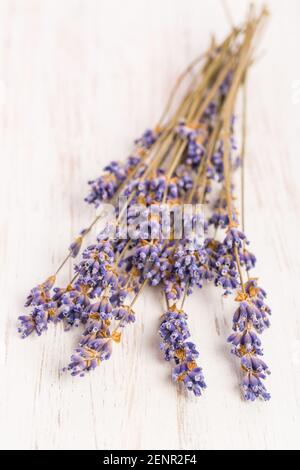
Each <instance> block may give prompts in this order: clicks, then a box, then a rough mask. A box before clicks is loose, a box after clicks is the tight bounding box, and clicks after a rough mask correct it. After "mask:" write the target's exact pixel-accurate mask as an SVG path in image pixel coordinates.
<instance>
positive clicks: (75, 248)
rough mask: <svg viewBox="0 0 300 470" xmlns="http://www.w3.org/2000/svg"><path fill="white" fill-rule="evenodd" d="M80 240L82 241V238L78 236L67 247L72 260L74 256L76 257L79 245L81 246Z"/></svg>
mask: <svg viewBox="0 0 300 470" xmlns="http://www.w3.org/2000/svg"><path fill="white" fill-rule="evenodd" d="M82 240H83V238H82V236H79V237H77V238H76V240H74V241H73V242H72V243H71V245H70V246H69V251H70V254H71V256H72V258H76V256H77V255H78V253H79V251H80V248H81V245H82Z"/></svg>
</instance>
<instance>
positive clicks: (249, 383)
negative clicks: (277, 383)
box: [241, 373, 271, 401]
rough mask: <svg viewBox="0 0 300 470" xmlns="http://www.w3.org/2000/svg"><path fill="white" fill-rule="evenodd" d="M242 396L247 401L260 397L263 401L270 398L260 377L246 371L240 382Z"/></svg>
mask: <svg viewBox="0 0 300 470" xmlns="http://www.w3.org/2000/svg"><path fill="white" fill-rule="evenodd" d="M241 389H242V393H243V397H244V399H245V400H247V401H255V400H256V398H262V399H263V400H265V401H268V400H270V398H271V395H270V394H269V393H268V392H267V389H266V387H265V386H264V384H263V383H262V381H261V380H260V378H259V377H258V376H256V375H254V374H251V373H246V374H245V375H244V378H243V381H242V383H241Z"/></svg>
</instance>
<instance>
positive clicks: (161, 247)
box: [19, 8, 270, 400]
mask: <svg viewBox="0 0 300 470" xmlns="http://www.w3.org/2000/svg"><path fill="white" fill-rule="evenodd" d="M266 16H267V11H266V9H265V8H264V9H263V10H262V11H261V12H260V13H259V14H258V15H256V14H255V11H254V9H253V8H251V9H250V11H249V14H248V16H247V19H246V21H245V23H244V24H242V25H241V26H240V27H235V28H233V29H232V31H231V32H230V34H229V35H228V37H226V39H225V40H224V41H223V42H222V43H220V44H216V42H215V40H212V41H211V44H210V47H209V48H208V50H207V51H206V52H205V53H204V54H203V55H201V56H200V57H197V58H196V59H195V60H194V61H193V62H192V63H191V64H190V65H189V66H188V67H187V69H186V70H185V71H184V72H183V74H182V75H181V76H180V77H179V79H178V81H177V83H176V85H175V87H174V89H173V90H172V93H171V95H170V98H169V100H168V102H167V105H166V108H165V110H164V112H163V114H162V117H161V119H160V120H159V122H158V124H157V125H156V126H155V127H154V129H151V130H147V131H146V132H145V133H144V134H143V135H142V137H141V138H139V139H137V140H136V141H135V148H134V150H133V152H132V154H131V155H130V156H129V157H128V158H127V160H126V161H125V162H123V163H120V162H115V161H114V162H111V163H110V164H109V165H108V166H107V167H106V168H105V169H104V171H103V173H102V174H101V176H100V177H98V178H97V179H95V180H93V181H90V182H89V184H90V193H89V194H88V196H87V198H86V201H87V202H88V203H90V204H94V205H95V206H96V207H98V206H101V207H102V211H101V212H100V213H99V214H98V215H97V216H96V217H95V219H94V220H93V221H92V222H91V224H90V225H89V226H88V227H87V228H86V229H84V230H82V231H81V232H80V234H79V236H78V237H76V239H75V240H74V241H73V243H72V244H71V245H70V248H69V252H68V255H67V256H66V258H65V259H64V260H63V262H62V263H61V264H60V266H59V267H58V269H57V270H56V272H55V274H53V275H52V276H50V277H49V278H48V279H47V280H46V281H45V282H43V283H42V284H39V285H37V286H36V287H34V288H33V289H32V290H31V291H30V294H29V296H28V298H27V301H26V306H27V307H29V306H31V307H32V312H31V313H30V314H29V315H22V316H20V317H19V320H20V326H19V331H20V333H21V335H22V337H27V336H28V335H29V334H30V333H32V332H33V331H36V332H37V334H38V335H40V334H41V333H42V332H43V331H45V330H46V329H47V328H48V324H49V322H54V323H56V322H60V321H61V322H63V324H64V326H65V329H66V330H69V329H70V328H72V327H73V326H83V332H82V335H81V337H80V340H79V344H78V347H77V348H76V349H75V350H74V352H73V355H72V357H71V361H70V364H69V365H68V367H67V369H68V370H70V371H71V373H72V375H80V376H82V375H84V374H85V373H86V372H88V371H90V370H92V369H94V368H95V367H96V366H98V365H99V364H101V362H102V361H103V360H107V359H109V357H110V355H111V353H112V347H113V344H114V343H118V342H120V340H121V334H122V333H121V332H122V330H123V328H124V327H125V326H127V325H129V324H130V323H132V322H134V321H135V311H134V305H135V303H136V300H137V299H138V297H139V295H140V294H141V293H142V291H143V289H144V287H145V286H146V285H150V286H155V287H156V288H158V289H160V290H161V291H162V293H163V297H164V298H165V304H166V311H165V313H164V314H163V315H162V317H161V319H160V325H159V334H160V337H161V344H160V346H161V349H162V351H163V354H164V357H165V359H166V360H167V361H170V362H171V363H172V364H173V367H172V377H173V379H174V381H176V382H179V383H180V384H181V385H182V386H183V388H185V389H186V390H188V391H192V392H193V393H194V394H195V395H196V396H199V395H201V394H202V391H203V389H204V388H206V384H205V380H204V375H203V371H202V368H201V367H200V366H199V364H198V358H199V353H198V350H197V348H196V346H195V344H194V343H192V342H191V341H189V337H190V331H189V327H188V316H187V314H186V312H185V311H184V304H185V299H186V297H187V295H190V294H192V293H193V292H194V291H195V290H196V289H197V288H202V287H203V285H205V284H207V283H210V282H212V283H214V284H215V285H216V286H220V287H221V289H222V291H223V295H229V294H235V299H236V301H237V302H238V308H237V310H236V312H235V313H234V317H233V330H234V331H233V334H232V335H231V336H230V337H229V338H228V341H229V342H230V343H231V344H232V352H233V353H234V354H235V355H236V356H237V357H238V358H239V360H240V363H241V372H242V382H241V387H242V392H243V396H244V398H245V399H247V400H255V399H256V398H258V397H260V398H263V399H265V400H267V399H269V394H268V392H267V391H266V389H265V386H264V384H263V379H265V377H266V374H268V373H269V370H268V367H267V366H266V364H265V363H264V362H263V361H262V359H261V358H260V356H261V355H262V349H261V342H260V339H259V337H258V335H259V334H260V333H262V331H263V330H264V329H265V328H266V327H268V326H269V318H268V317H269V314H270V309H269V307H268V306H267V305H266V304H265V296H266V294H265V292H264V290H263V289H261V288H260V287H258V282H257V279H256V278H253V277H250V275H249V271H250V270H251V269H252V268H254V266H255V256H254V255H253V254H252V253H250V252H249V251H248V249H247V245H248V241H247V239H246V236H245V234H244V227H243V220H244V203H242V217H241V219H242V227H240V221H239V214H238V211H237V208H236V194H235V193H236V189H235V185H234V173H235V172H236V171H238V170H239V171H241V174H242V181H243V180H244V165H243V162H244V154H245V134H246V123H245V119H246V112H245V105H246V100H245V99H244V113H243V123H242V129H243V130H242V145H241V151H240V152H238V147H237V145H236V142H235V137H234V133H235V115H234V112H235V111H234V110H235V105H236V100H237V96H238V92H239V90H240V89H241V88H243V87H244V89H245V83H246V77H247V72H248V69H249V67H250V66H251V65H252V63H253V52H254V43H255V40H256V38H257V36H258V32H259V31H260V30H261V27H262V25H263V23H264V19H265V17H266ZM183 86H185V93H184V96H183V98H182V99H181V100H179V104H177V107H176V105H175V103H176V101H178V99H177V95H178V90H179V88H181V87H183ZM244 96H245V93H244ZM174 107H175V110H174V109H173V108H174ZM120 200H121V201H122V204H120ZM243 200H244V197H243V194H242V201H243ZM103 203H105V204H106V207H108V204H109V208H112V211H111V215H113V217H112V218H111V219H110V220H109V221H107V223H106V224H105V225H104V228H102V229H101V231H100V233H99V234H98V236H97V239H96V241H95V242H94V243H93V244H91V245H88V246H86V247H85V248H83V251H82V254H81V258H80V260H79V261H78V262H77V263H75V265H74V276H73V278H72V280H71V281H70V282H69V283H68V284H67V285H66V286H64V287H58V286H57V285H56V279H57V276H58V275H59V273H60V272H61V271H62V269H63V268H64V267H65V266H66V264H67V261H68V260H69V259H71V258H76V257H77V256H78V254H79V253H80V251H81V248H82V247H83V244H84V243H85V240H86V237H87V235H88V234H89V233H90V232H91V230H92V228H93V227H95V226H96V225H97V224H98V222H99V221H100V220H101V219H102V218H103V213H104V211H103V207H104V206H103ZM203 204H205V205H206V213H208V214H209V217H208V219H207V220H205V219H204V217H203V212H202V211H201V210H199V208H201V207H202V205H203ZM191 208H192V210H190V209H191ZM186 209H188V210H186ZM178 214H181V215H180V217H181V216H182V214H183V215H184V226H185V227H189V230H184V233H182V230H181V231H180V230H179V234H178Z"/></svg>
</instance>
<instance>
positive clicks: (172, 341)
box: [159, 306, 206, 396]
mask: <svg viewBox="0 0 300 470" xmlns="http://www.w3.org/2000/svg"><path fill="white" fill-rule="evenodd" d="M159 334H160V336H161V339H162V341H161V343H160V349H161V350H162V351H163V353H164V358H165V360H166V361H172V362H174V363H175V367H174V368H173V370H172V378H173V380H174V381H177V382H181V383H182V384H183V385H184V387H185V388H186V389H187V390H188V391H192V392H193V393H194V394H195V395H196V396H200V395H201V393H202V389H204V388H205V387H206V385H205V382H204V377H203V374H202V369H201V368H200V367H198V365H197V363H196V362H195V360H196V359H197V358H198V356H199V353H198V351H197V349H196V346H195V344H194V343H192V342H189V341H186V340H187V339H188V338H189V337H190V332H189V329H188V325H187V315H186V313H184V312H183V311H181V310H177V308H176V307H175V306H174V307H172V308H171V309H170V310H169V311H168V312H166V313H165V314H164V315H163V317H162V321H161V324H160V328H159Z"/></svg>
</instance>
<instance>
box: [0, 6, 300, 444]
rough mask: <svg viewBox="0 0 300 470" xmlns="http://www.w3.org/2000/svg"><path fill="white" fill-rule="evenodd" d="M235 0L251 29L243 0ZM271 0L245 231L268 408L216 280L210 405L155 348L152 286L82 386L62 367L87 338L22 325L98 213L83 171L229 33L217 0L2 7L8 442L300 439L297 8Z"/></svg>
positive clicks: (121, 148) (147, 117)
mask: <svg viewBox="0 0 300 470" xmlns="http://www.w3.org/2000/svg"><path fill="white" fill-rule="evenodd" d="M228 4H229V6H230V8H231V11H232V16H233V18H234V20H235V21H236V22H239V21H241V20H242V19H243V17H244V14H245V12H246V9H247V2H246V1H242V0H232V1H230V0H229V1H228ZM269 7H270V10H271V13H272V16H271V19H270V22H269V26H268V29H267V31H266V34H265V36H264V38H263V41H262V44H261V46H260V48H259V50H260V52H258V57H257V58H258V59H259V60H258V61H257V64H256V65H255V67H253V69H252V71H251V73H250V77H249V124H248V146H247V163H246V165H247V176H246V207H247V211H246V229H247V233H248V237H249V238H250V239H251V240H252V250H254V251H255V253H256V254H257V257H258V267H257V270H256V273H257V275H259V276H260V279H261V283H262V285H263V286H264V287H265V288H266V290H267V291H268V293H269V303H270V304H271V306H272V308H273V320H272V329H270V330H269V331H268V332H266V333H265V334H264V337H263V342H264V346H265V357H266V360H267V362H268V363H269V364H270V366H271V369H272V376H271V377H270V378H269V379H268V381H267V385H268V388H269V389H270V391H271V393H272V401H271V402H270V403H267V404H265V403H261V402H259V403H254V404H251V403H250V404H249V403H244V402H243V401H241V399H240V395H239V390H238V387H237V384H238V381H239V371H238V364H237V361H236V360H235V358H234V357H232V356H231V355H230V353H229V349H230V348H229V347H228V345H227V344H226V337H227V336H228V334H229V333H230V329H231V318H232V313H233V309H234V304H233V302H232V300H224V299H222V297H221V292H220V291H219V290H218V289H216V288H213V287H211V288H208V289H205V290H203V291H202V292H197V293H195V294H194V295H193V296H192V297H191V298H190V299H189V300H188V301H187V304H186V308H187V311H188V313H189V314H190V323H191V329H192V333H193V339H194V340H195V342H196V343H197V345H198V346H199V348H200V351H201V363H202V366H203V368H204V372H205V375H206V380H207V384H208V389H207V391H206V393H205V395H204V396H203V397H202V398H200V399H194V398H193V397H186V396H185V395H182V394H181V393H180V392H179V391H178V390H177V389H176V386H175V385H174V384H172V383H171V380H170V368H169V365H168V364H167V363H165V362H164V361H163V360H162V358H161V357H160V352H159V349H158V342H159V340H158V335H157V327H158V321H159V317H160V315H161V313H162V307H161V305H162V303H161V298H160V295H159V293H158V292H156V291H151V290H150V289H149V290H146V291H145V294H144V295H143V296H142V297H141V298H140V299H139V301H138V303H137V307H136V310H137V322H136V324H135V325H134V326H132V327H130V328H128V329H127V331H126V333H125V334H124V337H123V341H122V343H121V344H120V345H116V347H115V350H114V353H113V356H112V358H111V359H110V361H108V362H107V363H105V364H103V366H101V367H100V368H99V369H98V370H97V371H95V372H94V373H92V374H90V376H88V377H86V378H84V379H78V378H75V379H72V378H71V377H70V376H69V375H63V374H61V373H60V369H61V368H62V367H63V366H64V365H66V364H67V363H68V360H69V357H70V353H71V350H72V347H73V346H75V345H76V341H77V339H78V336H79V334H80V332H79V331H78V330H76V331H74V332H69V333H64V332H63V331H62V328H61V326H58V327H54V326H51V327H50V328H49V331H48V332H47V334H45V335H44V336H43V337H40V338H37V337H30V338H29V339H27V340H25V341H21V340H20V339H19V338H18V336H17V334H16V318H17V316H18V315H19V314H20V313H21V312H23V307H22V305H23V301H24V297H25V296H26V294H27V292H28V290H29V288H30V287H31V286H33V285H35V284H36V283H38V282H41V281H43V280H44V279H45V278H46V277H47V276H48V275H49V274H51V273H52V272H53V271H54V270H55V268H56V267H57V265H58V264H59V262H60V261H61V260H62V258H63V257H64V255H65V252H66V248H67V246H68V244H69V242H70V240H71V239H72V238H73V237H74V235H76V234H77V233H78V231H79V230H80V229H81V228H82V227H84V226H86V224H87V223H88V222H89V221H90V220H91V218H92V216H93V209H91V208H89V207H87V206H86V205H85V203H84V202H83V198H84V196H85V194H86V193H87V185H86V181H87V180H88V179H89V178H93V177H95V176H97V175H98V174H99V173H100V172H101V168H102V167H103V165H104V164H105V163H107V162H109V161H110V160H111V159H122V158H124V157H125V156H127V154H128V153H129V152H130V150H131V148H132V147H131V142H132V140H133V139H134V138H135V137H137V136H139V135H140V134H141V133H142V132H143V130H144V129H145V128H147V127H149V126H153V125H155V123H156V121H157V119H158V117H159V115H160V112H161V111H162V108H163V105H164V103H165V100H166V97H167V94H168V92H169V90H170V87H171V86H172V85H173V84H174V81H175V80H176V77H177V75H178V74H179V73H180V72H181V71H182V69H183V68H184V67H185V66H186V64H187V63H188V62H189V61H191V60H192V59H193V58H194V57H195V56H197V55H198V54H199V53H201V52H202V51H204V49H205V48H206V47H207V45H208V42H209V37H210V33H211V32H215V33H216V35H217V39H219V40H221V39H222V38H223V37H224V34H225V33H227V32H228V30H229V24H228V21H227V20H226V17H225V15H224V12H223V10H222V7H221V4H220V2H219V1H217V0H210V1H207V0H205V1H204V0H189V1H185V2H184V1H182V0H152V1H146V0H136V1H133V0H126V1H123V0H119V1H115V0H106V1H104V0H103V1H101V0H98V1H96V0H88V1H83V0H35V1H34V0H2V1H1V2H0V152H1V180H0V192H1V195H0V204H1V229H0V256H1V268H0V276H1V280H0V286H1V298H0V299H1V301H0V305H1V315H0V377H1V390H0V432H1V438H0V446H1V448H13V449H20V448H24V449H65V448H67V449H76V448H89V449H111V448H115V449H117V448H121V449H168V448H169V449H195V448H199V449H240V448H242V449H281V448H283V449H288V448H299V447H300V446H299V440H300V437H299V436H300V422H299V419H300V408H299V406H300V323H299V280H300V251H299V243H300V242H299V228H300V222H299V215H300V198H299V196H300V189H299V174H300V171H299V170H300V168H299V159H300V148H299V147H300V145H299V130H300V93H299V90H300V59H299V40H300V28H299V20H300V2H299V1H298V0H286V1H282V0H272V1H271V0H270V1H269ZM70 273H71V268H69V270H68V269H67V272H66V275H65V278H64V279H60V281H61V282H63V281H64V280H66V279H67V278H68V275H70Z"/></svg>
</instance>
